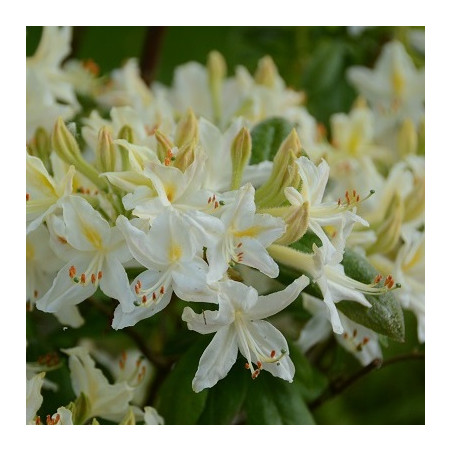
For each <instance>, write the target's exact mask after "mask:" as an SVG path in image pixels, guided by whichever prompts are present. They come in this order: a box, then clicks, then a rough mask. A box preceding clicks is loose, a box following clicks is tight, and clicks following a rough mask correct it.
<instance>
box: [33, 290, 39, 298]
mask: <svg viewBox="0 0 452 452" xmlns="http://www.w3.org/2000/svg"><path fill="white" fill-rule="evenodd" d="M33 295H34V297H35V298H38V291H37V290H34V291H33Z"/></svg>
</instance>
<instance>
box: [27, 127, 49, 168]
mask: <svg viewBox="0 0 452 452" xmlns="http://www.w3.org/2000/svg"><path fill="white" fill-rule="evenodd" d="M27 150H28V153H29V154H30V155H33V156H34V157H38V158H40V159H41V160H42V162H43V163H44V166H45V167H46V169H47V171H49V172H50V173H52V171H51V169H52V165H51V162H50V152H51V146H50V136H49V134H48V133H47V131H46V130H45V129H43V128H42V127H38V129H36V132H35V136H34V137H33V139H32V140H30V142H29V143H28V144H27Z"/></svg>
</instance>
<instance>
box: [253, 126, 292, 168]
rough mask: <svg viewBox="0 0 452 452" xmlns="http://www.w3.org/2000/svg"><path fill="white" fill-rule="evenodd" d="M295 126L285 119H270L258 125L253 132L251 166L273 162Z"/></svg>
mask: <svg viewBox="0 0 452 452" xmlns="http://www.w3.org/2000/svg"><path fill="white" fill-rule="evenodd" d="M292 128H293V124H292V123H290V122H289V121H287V120H286V119H283V118H270V119H266V120H265V121H262V122H260V123H259V124H257V125H256V126H255V127H254V128H253V130H252V131H251V139H252V149H251V161H250V163H251V164H255V163H259V162H263V161H264V160H273V157H274V156H275V154H276V153H277V152H278V149H279V146H280V144H281V143H282V142H283V141H284V139H285V138H287V136H288V135H289V133H290V132H291V130H292Z"/></svg>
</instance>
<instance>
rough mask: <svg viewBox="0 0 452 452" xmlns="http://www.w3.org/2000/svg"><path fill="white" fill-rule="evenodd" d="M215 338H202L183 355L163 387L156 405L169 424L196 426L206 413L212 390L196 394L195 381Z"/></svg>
mask: <svg viewBox="0 0 452 452" xmlns="http://www.w3.org/2000/svg"><path fill="white" fill-rule="evenodd" d="M210 339H211V336H210V335H209V336H208V337H207V336H202V337H200V338H199V340H198V341H196V343H195V344H193V345H192V346H191V347H190V348H189V349H188V350H187V352H186V353H185V354H184V355H182V357H181V358H180V359H179V361H178V362H177V363H176V365H175V366H174V368H173V369H172V370H171V372H170V374H169V375H168V377H167V378H166V380H165V381H164V383H163V384H162V386H161V388H160V391H159V395H158V398H157V402H156V408H157V410H158V412H159V413H160V414H161V415H162V416H163V418H164V419H165V423H166V424H175V425H193V424H196V422H197V420H198V419H199V416H200V415H201V413H202V411H203V410H204V406H205V403H206V400H207V394H208V390H203V391H201V392H199V393H196V392H194V391H193V389H192V380H193V377H194V376H195V373H196V370H197V368H198V363H199V358H200V357H201V355H202V353H203V351H204V350H205V348H206V346H207V344H208V342H209V341H210Z"/></svg>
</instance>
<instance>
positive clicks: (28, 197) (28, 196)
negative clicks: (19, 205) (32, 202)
mask: <svg viewBox="0 0 452 452" xmlns="http://www.w3.org/2000/svg"><path fill="white" fill-rule="evenodd" d="M29 199H30V194H29V193H27V201H28V200H29Z"/></svg>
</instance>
